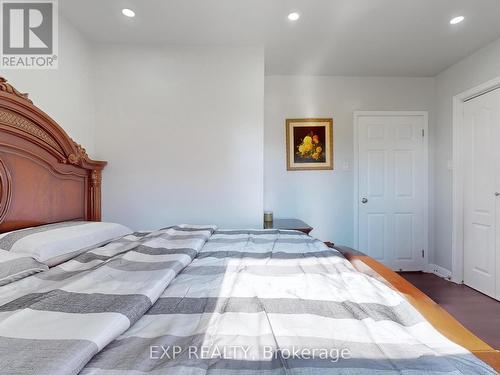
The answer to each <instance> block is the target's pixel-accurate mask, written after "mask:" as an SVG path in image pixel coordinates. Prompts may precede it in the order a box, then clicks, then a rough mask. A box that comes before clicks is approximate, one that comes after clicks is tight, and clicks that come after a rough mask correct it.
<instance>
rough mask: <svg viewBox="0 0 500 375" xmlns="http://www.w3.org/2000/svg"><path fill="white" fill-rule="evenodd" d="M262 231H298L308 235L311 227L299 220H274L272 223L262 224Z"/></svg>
mask: <svg viewBox="0 0 500 375" xmlns="http://www.w3.org/2000/svg"><path fill="white" fill-rule="evenodd" d="M264 229H284V230H299V231H301V232H303V233H305V234H309V233H311V231H312V230H313V227H311V226H310V225H309V224H306V223H304V222H303V221H302V220H299V219H274V220H273V222H272V223H264Z"/></svg>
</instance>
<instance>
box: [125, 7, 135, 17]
mask: <svg viewBox="0 0 500 375" xmlns="http://www.w3.org/2000/svg"><path fill="white" fill-rule="evenodd" d="M122 14H123V15H124V16H125V17H130V18H132V17H135V12H134V11H133V10H132V9H128V8H124V9H122Z"/></svg>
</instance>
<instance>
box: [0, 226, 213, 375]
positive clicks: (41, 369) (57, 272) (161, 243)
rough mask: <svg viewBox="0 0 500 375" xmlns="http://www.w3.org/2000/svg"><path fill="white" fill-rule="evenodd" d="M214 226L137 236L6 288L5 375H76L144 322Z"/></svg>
mask: <svg viewBox="0 0 500 375" xmlns="http://www.w3.org/2000/svg"><path fill="white" fill-rule="evenodd" d="M213 229H214V228H211V227H208V228H200V227H187V226H179V227H172V228H167V229H164V230H159V231H156V232H147V233H135V234H132V235H128V236H125V237H122V238H121V239H119V240H116V241H113V242H111V243H109V244H107V245H105V246H103V247H99V248H97V249H95V250H91V251H88V252H86V253H83V254H81V255H79V256H77V257H76V258H74V259H72V260H70V261H67V262H65V263H63V264H61V265H59V266H57V267H54V268H51V269H49V270H48V271H45V272H42V273H38V274H36V275H33V276H30V277H27V278H25V279H22V280H19V281H16V282H14V283H11V284H8V285H6V286H3V287H0V374H9V375H13V374H20V375H25V374H36V375H44V374H46V375H58V374H61V375H63V374H64V375H66V374H76V373H78V372H79V371H80V370H81V369H82V368H83V366H84V365H85V364H86V363H87V362H88V361H89V360H90V359H91V358H92V357H93V356H94V355H95V354H97V353H98V352H99V351H101V350H102V349H103V348H104V347H105V346H106V345H108V344H109V343H110V342H111V341H113V340H114V339H115V338H116V337H117V336H119V335H120V334H123V333H124V332H125V331H126V330H127V329H129V328H130V327H131V326H132V325H133V324H134V323H135V322H136V321H137V320H139V319H140V318H141V317H142V316H143V315H144V313H145V312H146V311H148V310H149V309H150V308H151V306H153V305H154V303H155V302H156V300H157V299H158V298H159V297H160V295H161V294H162V293H163V292H164V290H165V288H166V287H167V286H168V284H169V283H170V282H171V281H172V280H173V279H174V277H175V276H176V275H177V274H178V273H179V271H181V270H182V269H183V268H184V267H185V266H186V265H188V264H189V263H190V262H191V260H192V259H193V258H194V257H195V256H196V254H197V253H198V251H199V250H200V249H201V248H202V247H203V245H204V244H205V241H206V240H207V239H208V238H209V237H210V235H211V234H212V232H213Z"/></svg>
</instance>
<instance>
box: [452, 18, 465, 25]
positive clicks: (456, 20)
mask: <svg viewBox="0 0 500 375" xmlns="http://www.w3.org/2000/svg"><path fill="white" fill-rule="evenodd" d="M464 19H465V17H464V16H458V17H453V18H452V19H451V20H450V24H451V25H456V24H457V23H460V22H462V21H463V20H464Z"/></svg>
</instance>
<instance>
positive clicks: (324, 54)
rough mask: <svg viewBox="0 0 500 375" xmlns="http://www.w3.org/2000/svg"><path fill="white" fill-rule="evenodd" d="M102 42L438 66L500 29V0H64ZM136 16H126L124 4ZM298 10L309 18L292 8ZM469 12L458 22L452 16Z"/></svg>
mask: <svg viewBox="0 0 500 375" xmlns="http://www.w3.org/2000/svg"><path fill="white" fill-rule="evenodd" d="M59 4H60V7H61V10H62V13H63V14H64V15H65V16H66V18H68V19H69V20H70V22H72V23H73V24H74V25H75V26H76V27H77V28H78V29H80V30H81V31H82V32H83V33H84V34H86V35H87V37H88V38H89V39H91V40H93V41H96V42H120V43H140V44H177V45H179V44H192V45H213V44H217V45H262V46H265V60H266V74H324V75H351V76H434V75H436V74H438V73H439V72H441V71H442V70H444V69H445V68H446V67H448V66H450V65H452V64H454V63H455V62H457V61H459V60H460V59H462V58H464V57H466V56H468V55H469V54H471V53H472V52H474V51H475V50H477V49H479V48H480V47H482V46H484V45H486V44H487V43H489V42H491V41H493V40H495V39H497V38H499V37H500V19H499V17H500V1H499V0H61V1H60V2H59ZM126 7H127V8H131V9H133V10H134V11H135V12H136V17H135V18H133V19H131V18H126V17H124V16H123V15H122V14H121V9H122V8H126ZM291 11H298V12H300V14H301V18H300V20H299V21H297V22H295V23H292V22H290V21H288V19H287V14H288V13H290V12H291ZM456 15H463V16H465V17H466V19H465V21H464V22H462V23H461V24H458V25H454V26H452V25H450V24H449V20H450V19H451V18H452V17H453V16H456Z"/></svg>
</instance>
